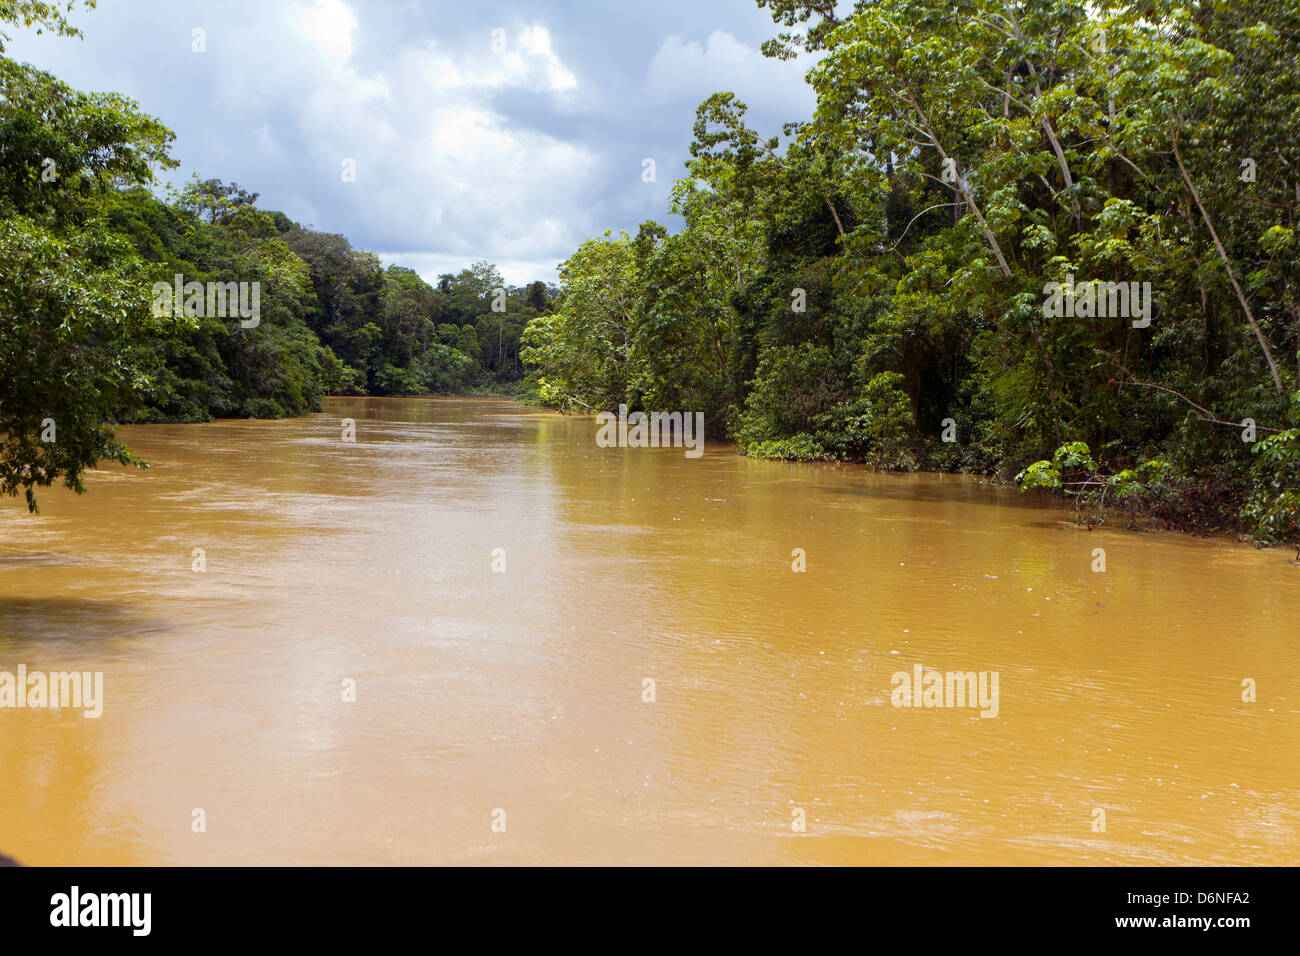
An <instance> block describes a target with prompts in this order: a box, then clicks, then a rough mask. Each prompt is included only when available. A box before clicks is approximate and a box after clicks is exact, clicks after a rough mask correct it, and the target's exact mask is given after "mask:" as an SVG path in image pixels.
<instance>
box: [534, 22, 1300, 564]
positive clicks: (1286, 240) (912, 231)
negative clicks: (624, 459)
mask: <svg viewBox="0 0 1300 956" xmlns="http://www.w3.org/2000/svg"><path fill="white" fill-rule="evenodd" d="M759 5H760V6H763V7H766V8H769V9H770V11H771V13H772V15H773V17H774V18H775V19H776V21H777V22H778V23H779V24H781V25H782V26H783V27H786V28H790V29H791V30H792V31H794V32H788V33H783V34H782V35H781V36H780V37H778V38H776V39H774V40H772V41H770V42H769V43H768V44H767V45H766V46H765V52H766V53H768V54H769V55H770V56H775V57H779V58H791V57H794V56H796V55H799V54H800V53H804V52H811V53H813V54H815V56H816V59H815V61H812V65H811V68H810V70H809V72H808V81H809V82H810V83H811V84H812V86H813V88H814V89H815V91H816V94H817V107H816V111H815V113H814V115H813V116H811V117H807V118H804V119H802V120H801V121H798V122H793V123H790V124H787V126H786V127H785V128H784V130H783V133H784V136H769V137H767V138H765V137H764V136H763V135H760V133H759V131H756V130H754V129H751V128H750V127H749V126H748V125H747V124H746V119H745V116H746V107H745V105H744V104H743V103H741V102H740V101H739V100H738V99H737V98H736V97H735V96H734V95H733V94H731V93H727V92H723V93H718V94H716V95H714V96H712V97H710V98H709V99H708V100H707V101H706V102H704V103H703V104H702V105H701V106H700V108H699V111H698V115H697V120H696V123H695V129H694V137H693V140H692V142H691V156H692V159H691V160H690V161H689V163H688V171H687V175H686V176H685V178H683V179H682V180H681V181H679V182H678V183H677V184H676V186H675V188H674V190H673V193H672V206H671V209H670V212H671V213H673V214H675V215H678V216H680V217H682V219H683V220H684V222H685V226H684V228H683V229H682V230H681V231H680V232H678V233H676V234H670V233H669V232H668V230H666V229H665V228H664V227H663V226H661V225H659V224H657V223H654V222H647V223H645V224H643V225H642V226H641V227H640V229H639V230H638V231H637V233H636V235H630V234H627V233H621V234H617V235H616V234H612V233H606V234H605V235H604V236H603V237H599V238H594V239H591V240H589V241H587V242H585V243H584V244H583V245H582V246H581V248H579V249H578V250H577V251H576V252H575V253H574V254H573V256H572V257H571V258H570V259H569V260H568V262H567V263H565V265H564V266H563V268H562V292H561V298H560V301H559V306H558V308H557V309H556V310H555V311H554V312H553V313H551V314H548V315H545V316H542V317H539V318H538V319H536V320H534V321H533V322H532V323H531V324H530V326H529V328H528V330H527V332H526V333H525V345H526V348H525V350H524V353H523V355H524V359H525V361H527V362H530V363H532V364H534V365H535V366H536V367H537V371H536V373H535V383H536V388H537V390H538V393H539V394H540V396H541V397H542V398H543V400H545V401H547V402H549V403H550V404H552V405H555V406H557V407H574V408H579V407H594V408H602V409H610V408H614V407H616V406H617V405H619V404H620V403H626V404H627V405H628V406H629V407H631V408H647V409H648V408H683V409H692V410H701V411H704V412H705V414H706V418H707V421H708V422H709V427H710V430H711V432H712V433H713V434H714V435H715V436H717V437H722V436H726V437H729V438H731V439H732V440H734V441H735V442H737V444H738V445H739V446H740V449H741V450H742V451H743V452H744V453H745V454H748V455H754V456H762V457H776V458H789V459H794V460H814V459H827V460H846V461H864V462H868V463H871V464H873V465H875V466H877V467H886V468H901V469H911V468H926V469H939V470H957V471H972V472H980V473H986V474H991V475H997V476H1000V477H1002V478H1005V479H1010V478H1011V477H1012V476H1015V475H1017V474H1019V475H1020V476H1021V478H1022V481H1023V483H1024V485H1025V486H1026V487H1050V488H1055V489H1057V490H1065V491H1069V492H1074V493H1076V494H1075V496H1076V498H1077V499H1078V500H1080V502H1081V503H1086V504H1088V505H1090V506H1092V514H1093V515H1094V516H1095V517H1096V518H1097V519H1098V520H1100V519H1102V518H1104V517H1105V515H1106V514H1108V513H1109V514H1112V515H1115V516H1118V515H1120V514H1121V513H1122V514H1123V515H1124V516H1125V517H1126V520H1130V521H1132V520H1136V519H1137V518H1138V517H1143V516H1145V518H1147V519H1150V520H1153V521H1157V522H1160V523H1162V524H1167V525H1172V526H1176V527H1183V528H1188V529H1195V530H1212V529H1225V530H1226V529H1233V530H1248V531H1249V532H1250V533H1252V534H1253V535H1254V536H1255V537H1256V538H1257V539H1259V540H1263V541H1277V540H1283V539H1289V538H1295V537H1296V536H1297V533H1298V532H1300V528H1298V526H1297V519H1300V496H1298V494H1297V489H1300V480H1298V479H1300V395H1298V393H1297V390H1298V389H1300V380H1298V376H1300V296H1297V287H1296V279H1297V268H1298V266H1297V256H1296V253H1297V248H1296V217H1297V212H1300V123H1298V122H1297V120H1298V119H1300V62H1298V59H1300V58H1298V53H1300V8H1297V7H1296V5H1295V4H1293V3H1286V2H1268V0H1264V2H1256V0H1247V2H1241V3H1238V2H1234V3H1225V2H1221V0H1165V2H1160V3H1156V4H1151V3H1149V2H1147V0H1143V2H1141V3H1136V2H1110V0H1103V2H1100V3H1095V4H1085V3H1081V2H1067V0H1028V2H1017V3H1002V2H992V0H959V2H956V3H954V2H952V0H863V2H859V3H857V4H855V5H854V7H853V10H852V12H850V13H847V15H845V16H843V17H842V18H841V16H840V15H839V14H840V13H844V12H845V10H844V5H838V4H829V3H823V2H819V0H759ZM800 30H802V31H803V32H798V31H800ZM1058 449H1059V450H1058Z"/></svg>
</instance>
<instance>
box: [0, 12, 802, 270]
mask: <svg viewBox="0 0 1300 956" xmlns="http://www.w3.org/2000/svg"><path fill="white" fill-rule="evenodd" d="M75 19H76V21H77V23H78V25H79V26H81V27H82V28H83V30H84V31H85V35H86V38H85V40H84V42H82V41H76V40H69V39H65V38H53V37H50V36H48V35H46V36H42V37H35V36H33V35H31V33H30V31H23V30H15V31H11V32H13V33H14V41H13V43H12V44H11V45H10V47H9V50H8V53H9V54H10V55H12V56H15V57H17V58H19V59H25V60H29V61H31V62H34V63H36V64H37V65H38V66H40V67H41V68H43V69H48V70H50V71H51V72H53V73H55V75H57V76H59V77H60V78H61V79H63V80H65V81H66V82H68V83H70V84H72V85H73V86H76V87H78V88H80V89H87V90H118V91H121V92H124V93H126V94H127V95H128V96H131V97H133V98H135V99H137V100H139V101H140V104H141V108H142V109H144V110H145V111H146V112H149V113H152V114H154V115H156V116H158V117H159V118H160V119H162V121H163V122H164V123H165V124H166V125H168V126H169V127H171V128H172V129H174V130H175V131H176V133H177V139H176V143H175V145H174V149H173V154H174V155H175V156H176V158H178V159H179V160H181V162H182V167H181V169H179V170H177V171H176V172H175V173H174V174H173V177H172V178H173V179H174V180H176V181H181V180H185V179H188V178H189V177H190V175H191V174H193V173H198V174H199V175H200V176H202V177H203V178H210V177H218V178H221V179H224V180H226V181H228V182H231V181H233V182H238V183H239V184H240V185H241V186H243V187H245V188H247V189H250V190H253V191H256V192H259V193H260V194H261V200H260V204H261V205H263V206H264V207H265V208H269V209H279V210H282V211H283V212H285V213H286V214H287V215H289V216H290V217H292V218H293V219H296V220H298V221H300V222H302V223H304V224H307V225H312V226H314V227H315V228H317V229H321V230H324V231H327V232H334V233H341V234H343V235H345V236H347V237H348V238H349V239H350V240H351V241H352V242H353V244H354V245H355V246H357V247H358V248H362V249H369V250H372V251H375V252H377V253H379V254H380V255H381V256H383V257H384V258H385V261H390V262H397V263H399V264H403V265H408V266H410V267H411V268H415V269H417V271H419V272H420V273H421V274H422V275H424V276H425V277H426V278H427V279H431V280H432V279H436V277H437V275H438V274H439V273H440V272H445V271H451V272H456V271H459V269H461V268H464V267H465V266H467V265H468V264H470V263H471V262H473V261H475V260H479V259H487V260H489V261H492V262H495V263H496V264H497V265H498V267H499V268H501V270H502V273H503V274H504V275H505V276H506V278H507V279H508V280H509V281H512V282H523V281H526V280H528V279H532V278H540V279H544V280H547V281H554V280H555V278H556V276H555V266H556V264H558V263H559V262H560V261H562V260H563V259H565V258H567V257H568V256H569V255H570V254H571V253H572V252H573V251H574V249H576V247H577V245H578V244H579V243H580V242H581V241H582V240H583V239H585V238H587V237H588V236H592V235H599V234H600V233H601V232H602V231H603V230H604V229H605V228H606V227H610V228H613V229H615V230H617V229H628V230H629V231H634V230H635V228H636V226H637V224H638V223H639V222H641V221H642V220H644V219H649V218H655V219H658V220H660V221H669V222H670V224H671V221H670V220H669V219H668V217H667V214H666V210H667V202H668V192H669V189H670V188H671V185H672V180H673V179H674V178H676V177H678V176H680V175H681V174H682V172H683V161H684V160H685V158H686V156H687V147H688V146H689V143H690V137H691V124H692V122H693V117H694V111H695V106H696V105H697V104H698V103H699V102H700V100H702V99H704V97H706V96H708V95H709V94H710V93H712V92H714V91H715V90H718V89H730V90H734V91H735V92H736V93H737V95H739V96H740V97H741V98H742V99H743V100H745V102H747V103H748V104H749V106H750V113H749V117H748V118H749V120H750V122H751V124H752V125H754V126H755V127H757V128H758V129H760V131H762V132H763V133H765V134H768V133H773V132H777V131H779V126H780V123H781V122H783V121H786V120H791V119H800V118H805V117H807V116H808V115H809V114H810V113H811V109H812V97H811V93H810V91H808V90H807V88H806V86H805V84H804V83H803V81H802V75H803V72H804V70H806V64H799V63H792V64H786V63H779V62H777V61H773V60H768V59H765V58H764V57H763V56H762V55H761V54H760V53H759V51H758V46H759V43H760V42H761V40H762V39H763V38H764V37H766V36H769V35H771V33H772V32H774V31H773V29H772V24H771V21H770V19H769V18H768V17H767V15H766V14H765V13H764V12H763V11H759V10H757V9H756V8H755V6H754V5H753V3H752V0H717V2H716V3H710V4H701V3H698V0H661V2H660V3H659V4H657V5H655V6H654V7H653V8H651V7H643V6H640V5H635V4H631V5H618V6H609V5H590V4H588V5H583V4H574V3H572V2H571V0H530V2H529V3H528V4H527V5H526V6H524V7H520V6H517V5H515V4H513V3H511V4H507V3H501V2H499V0H485V2H483V3H479V4H475V5H474V6H473V8H472V9H470V8H468V7H454V6H450V5H439V6H438V7H437V8H436V9H434V8H432V7H430V6H428V5H426V4H423V3H417V2H414V0H367V2H365V3H361V2H359V0H297V2H292V3H283V4H281V3H272V4H268V3H264V2H262V0H193V2H187V3H186V4H183V5H182V4H176V3H173V2H171V0H134V2H133V3H130V4H101V5H100V6H99V7H98V8H96V9H95V10H92V11H83V10H80V9H79V10H78V11H77V15H76V17H75ZM195 28H203V29H204V30H205V31H206V46H207V50H206V52H205V53H201V54H200V53H195V52H193V51H192V50H191V31H192V30H193V29H195ZM645 158H654V159H655V161H656V165H657V181H656V182H655V183H644V182H642V181H641V169H642V161H643V159H645ZM345 160H352V161H354V162H355V168H356V181H355V182H345V181H344V178H343V176H342V172H343V164H344V161H345ZM525 270H535V271H533V272H532V273H527V272H525Z"/></svg>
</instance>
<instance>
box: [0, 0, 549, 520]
mask: <svg viewBox="0 0 1300 956" xmlns="http://www.w3.org/2000/svg"><path fill="white" fill-rule="evenodd" d="M88 5H91V6H93V4H88ZM70 6H71V5H68V7H70ZM6 23H19V24H22V25H24V26H29V27H32V26H34V27H37V28H39V29H45V30H50V31H52V32H55V33H58V34H64V35H76V34H77V31H76V30H75V29H74V28H72V27H71V26H70V25H69V23H68V22H67V20H66V19H65V17H64V13H63V12H61V10H60V8H59V7H58V6H56V5H54V4H49V3H43V2H39V0H0V25H3V24H6ZM4 39H5V37H4V35H3V34H2V33H0V51H3V49H4V47H3V41H4ZM172 139H173V135H172V133H171V132H170V131H169V130H168V129H167V128H166V127H165V126H163V125H162V124H161V123H160V122H159V121H157V120H156V119H154V118H152V117H150V116H147V115H144V114H142V113H141V112H140V111H139V109H138V108H137V105H136V104H135V103H134V102H133V101H131V100H129V99H127V98H126V97H123V96H119V95H117V94H112V93H106V94H91V93H82V92H79V91H76V90H73V89H71V88H69V87H68V86H66V85H65V84H63V83H61V82H60V81H59V80H57V79H56V78H55V77H53V76H51V75H49V74H48V73H45V72H42V71H40V70H37V69H34V68H33V67H31V66H29V65H26V64H20V63H17V62H15V61H14V60H12V59H10V58H8V57H5V56H3V55H0V492H3V493H5V494H16V493H18V492H19V491H22V492H23V493H24V494H25V495H26V498H27V502H28V506H29V507H30V508H31V509H32V510H35V507H36V500H35V497H34V494H33V489H34V488H36V487H41V486H48V485H51V484H53V483H55V482H57V481H61V482H63V483H64V484H66V485H67V486H68V487H70V488H74V489H76V490H78V491H80V490H82V484H81V475H82V472H83V470H84V469H85V468H87V467H93V466H94V465H95V464H96V462H98V461H101V460H105V459H108V460H115V461H119V462H122V463H124V464H125V463H132V462H135V463H139V462H137V460H136V459H135V457H134V456H133V455H132V454H131V453H130V452H129V451H128V450H127V449H126V448H124V447H123V446H122V445H121V444H120V443H118V442H117V441H116V440H115V438H114V433H113V430H112V428H111V427H110V425H111V423H113V422H132V421H145V422H154V421H201V420H206V419H208V418H211V417H214V416H254V417H278V416H284V415H302V414H306V413H307V412H310V411H313V410H318V409H319V408H320V407H321V397H322V396H323V395H325V394H327V393H331V392H333V393H351V394H371V395H406V394H420V393H430V392H453V391H463V390H469V389H475V388H501V387H506V386H509V385H510V384H511V383H517V382H518V381H519V380H520V379H521V378H522V377H523V371H524V370H523V366H522V364H521V362H520V357H519V351H520V338H521V335H522V332H523V329H524V327H525V325H526V324H527V323H528V322H529V321H530V320H531V319H533V318H535V317H537V316H539V315H542V314H544V313H546V312H548V311H549V310H550V308H551V300H552V298H553V292H552V290H549V289H548V288H547V287H546V286H545V285H544V284H543V283H541V282H534V283H531V284H530V285H528V286H526V287H523V288H513V287H508V286H506V284H505V283H504V282H503V281H502V278H501V276H500V274H499V273H498V272H497V271H496V269H495V268H494V267H492V266H491V265H489V264H487V263H484V262H480V263H477V264H475V265H474V266H472V267H471V268H469V269H465V270H463V271H462V272H460V273H459V274H458V275H444V276H442V277H441V278H440V280H439V282H438V284H437V285H436V286H430V285H429V284H428V283H426V282H424V281H423V280H422V279H421V278H420V277H419V276H418V275H417V274H416V273H415V272H413V271H411V270H410V269H405V268H401V267H398V266H390V267H388V268H387V269H385V268H384V267H383V266H382V265H381V263H380V262H379V260H378V258H377V257H376V256H374V255H372V254H371V253H367V252H361V251H359V250H355V249H353V248H352V246H351V245H350V244H349V243H348V241H347V240H346V239H344V238H343V237H342V236H337V235H329V234H326V233H321V232H316V231H315V230H313V229H310V228H306V227H303V226H301V225H299V224H297V223H295V222H293V221H291V220H290V219H289V218H288V217H287V216H285V215H283V214H282V213H278V212H271V211H266V210H262V209H259V208H257V205H256V201H257V198H258V197H257V195H256V194H254V193H249V192H248V191H246V190H244V189H241V188H240V187H239V186H237V185H235V184H225V183H222V182H221V181H219V180H206V181H199V180H197V178H196V179H195V181H194V182H192V183H190V184H189V185H188V186H186V187H185V188H184V189H182V190H180V191H173V192H172V194H171V195H170V196H169V197H168V198H167V199H166V200H163V199H160V198H158V196H156V195H155V194H154V192H152V191H151V188H150V187H151V186H153V185H154V184H155V182H156V178H155V177H156V173H157V171H158V170H159V169H165V168H174V167H175V166H176V165H177V163H176V162H175V160H173V159H172V158H171V157H170V155H169V151H168V147H169V144H170V142H171V141H172ZM178 275H179V276H181V277H182V285H184V283H191V282H195V283H200V285H201V286H202V287H204V288H205V289H208V290H209V291H208V293H207V295H206V296H199V297H196V298H195V300H194V302H195V303H196V304H195V305H194V306H193V307H191V305H190V302H189V299H188V295H185V296H181V297H180V301H179V302H178V301H176V299H174V298H172V297H170V296H168V297H167V301H166V303H165V304H162V305H160V304H159V301H158V300H157V299H156V297H155V295H154V294H153V291H152V290H153V288H154V285H155V283H162V284H164V285H165V286H167V287H173V286H174V281H175V277H176V276H178ZM240 283H243V284H245V285H246V288H247V289H249V290H251V289H254V288H256V289H258V290H259V293H260V294H259V295H258V296H257V298H256V302H257V306H256V311H257V314H256V316H255V317H254V318H253V319H252V320H249V321H244V319H245V317H244V316H243V315H242V314H239V313H236V312H235V311H234V310H233V300H232V303H231V305H232V308H231V309H229V310H228V309H227V308H226V307H225V300H224V298H222V300H221V305H220V306H219V307H214V304H215V302H216V300H215V299H213V298H212V292H211V288H212V287H213V286H217V287H220V288H223V289H224V288H225V287H226V286H227V284H231V285H230V289H231V291H232V293H233V291H234V289H235V288H236V287H237V286H238V284H240ZM209 303H213V304H212V305H210V304H209Z"/></svg>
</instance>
